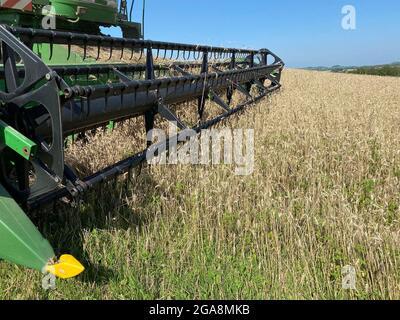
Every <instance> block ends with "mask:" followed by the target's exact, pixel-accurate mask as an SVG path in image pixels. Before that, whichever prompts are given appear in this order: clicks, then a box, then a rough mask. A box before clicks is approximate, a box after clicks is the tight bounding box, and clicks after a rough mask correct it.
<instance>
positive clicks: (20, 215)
mask: <svg viewBox="0 0 400 320" xmlns="http://www.w3.org/2000/svg"><path fill="white" fill-rule="evenodd" d="M144 7H145V3H144V1H143V16H144ZM134 10H135V9H134V1H132V3H130V6H129V8H128V3H127V2H126V0H121V2H120V3H119V4H118V3H117V0H79V1H78V0H51V1H46V0H1V2H0V42H1V65H0V259H3V260H6V261H9V262H12V263H15V264H18V265H22V266H25V267H28V268H31V269H35V270H39V271H41V272H44V273H51V274H54V275H56V276H58V277H60V278H71V277H74V276H76V275H78V274H80V273H81V272H82V271H83V270H84V267H83V266H82V265H81V263H79V261H77V260H76V259H75V258H74V257H72V256H71V255H61V256H60V257H59V258H57V256H58V254H59V253H57V255H56V253H55V252H54V251H53V249H52V247H51V245H50V244H49V242H48V241H47V240H46V239H44V238H43V236H42V235H41V234H40V232H39V231H38V230H37V229H36V227H35V226H34V224H33V223H32V222H31V220H30V219H29V217H28V215H29V212H30V210H32V209H37V208H40V207H41V206H45V205H46V204H49V203H52V202H55V201H59V200H60V199H63V201H65V199H69V200H70V201H71V202H72V201H73V200H74V199H75V198H77V197H80V196H81V194H82V193H84V192H86V191H87V190H90V189H91V188H92V187H93V186H95V185H97V184H99V183H102V182H106V181H110V180H112V179H115V178H116V177H117V176H119V175H121V174H124V173H126V172H129V171H130V170H132V168H134V167H136V166H138V165H140V164H141V163H143V162H144V161H145V160H146V155H147V151H148V149H145V147H144V150H143V151H142V152H140V153H138V154H134V155H132V156H130V157H128V158H127V159H124V160H121V161H120V162H118V163H116V164H114V165H111V166H109V167H106V168H104V169H102V170H100V171H99V172H96V173H94V174H92V175H91V176H88V177H80V176H78V175H77V174H76V173H75V170H74V168H73V167H70V166H69V165H68V164H67V163H66V162H65V160H64V149H65V145H66V142H67V141H71V140H73V139H74V138H75V137H77V136H78V137H82V136H85V134H86V133H87V132H93V130H94V129H96V128H104V127H105V126H110V124H111V125H113V124H115V123H118V122H122V121H125V120H127V119H131V118H135V117H143V118H144V124H145V130H146V132H150V131H151V130H152V129H153V128H154V123H155V117H156V116H159V117H161V118H163V119H165V120H166V121H170V122H173V123H174V124H176V125H177V127H178V128H179V132H178V134H185V133H187V132H188V131H187V130H189V129H191V132H196V133H200V132H201V130H203V129H207V128H209V127H211V126H213V125H215V124H216V123H218V122H220V121H222V120H224V119H226V118H228V117H229V116H231V115H233V114H236V113H238V112H240V111H242V110H243V109H244V108H246V107H247V106H249V105H251V104H253V103H255V102H257V101H259V100H260V99H262V98H264V97H265V96H266V95H269V94H271V93H272V92H274V91H275V90H277V89H279V88H280V86H281V85H280V78H281V72H282V70H283V67H284V63H283V62H282V60H281V59H280V58H279V57H278V56H277V55H275V54H274V53H272V52H271V51H269V50H267V49H261V50H249V49H235V48H222V47H211V46H201V45H193V44H180V43H172V42H159V41H151V40H143V21H142V23H136V22H133V21H132V13H133V12H134ZM111 26H115V27H120V28H121V31H122V35H123V37H122V38H117V37H110V36H106V35H103V34H102V33H101V27H111ZM82 31H83V32H84V33H82ZM104 55H105V56H106V57H104ZM157 62H159V63H157ZM253 87H254V88H256V90H252V88H253ZM234 91H237V92H239V93H240V94H241V95H242V96H243V98H244V102H243V103H241V104H239V105H236V106H231V104H232V96H233V93H234ZM254 92H256V93H254ZM222 95H224V96H222ZM225 95H226V96H225ZM206 99H208V100H211V101H212V102H213V103H215V104H216V105H218V106H219V107H220V110H221V114H220V115H219V116H217V117H216V118H214V119H204V109H205V107H206V104H205V101H206ZM188 101H194V102H195V103H196V105H197V113H198V124H197V125H196V126H195V127H192V128H189V127H188V125H187V124H185V122H184V121H182V120H181V119H179V118H178V117H177V115H176V114H175V113H174V112H173V111H172V110H171V109H170V106H171V105H183V103H185V102H188ZM165 143H166V145H167V144H168V143H167V141H166V142H165ZM148 147H149V146H148ZM167 148H168V147H167ZM25 212H27V213H28V215H27V214H26V213H25Z"/></svg>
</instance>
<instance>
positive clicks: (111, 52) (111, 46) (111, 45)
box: [107, 40, 114, 61]
mask: <svg viewBox="0 0 400 320" xmlns="http://www.w3.org/2000/svg"><path fill="white" fill-rule="evenodd" d="M113 44H114V40H111V44H110V56H109V57H108V59H107V61H110V60H111V58H112V55H113Z"/></svg>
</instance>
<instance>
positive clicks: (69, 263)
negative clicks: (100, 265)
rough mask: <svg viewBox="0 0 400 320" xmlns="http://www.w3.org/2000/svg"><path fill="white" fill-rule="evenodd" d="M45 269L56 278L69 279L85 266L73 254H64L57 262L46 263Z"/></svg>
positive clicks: (79, 272) (80, 271)
mask: <svg viewBox="0 0 400 320" xmlns="http://www.w3.org/2000/svg"><path fill="white" fill-rule="evenodd" d="M45 270H46V271H47V272H50V273H52V274H54V275H55V276H56V277H58V278H61V279H69V278H73V277H76V276H77V275H79V274H81V273H82V272H83V271H84V270H85V267H84V266H83V265H82V264H81V263H80V262H79V261H78V260H76V259H75V258H74V257H73V256H71V255H69V254H64V255H62V256H61V257H60V259H59V260H58V262H57V263H55V264H52V265H47V266H46V267H45Z"/></svg>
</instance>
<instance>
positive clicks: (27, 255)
mask: <svg viewBox="0 0 400 320" xmlns="http://www.w3.org/2000/svg"><path fill="white" fill-rule="evenodd" d="M53 257H54V251H53V249H52V247H51V246H50V244H49V242H48V241H47V240H46V239H44V238H43V236H42V235H41V234H40V232H39V231H38V230H37V229H36V227H35V226H34V224H33V223H32V222H31V221H30V220H29V218H28V217H27V216H26V215H25V213H24V212H23V211H22V209H21V208H20V207H19V206H18V204H17V203H16V202H15V201H14V199H13V198H12V197H11V196H10V195H9V194H8V192H7V191H6V190H5V189H4V187H3V186H2V185H1V184H0V258H1V259H4V260H7V261H9V262H13V263H16V264H19V265H22V266H25V267H28V268H32V269H36V270H39V271H42V269H43V267H45V266H46V264H47V263H48V262H49V260H50V259H52V258H53Z"/></svg>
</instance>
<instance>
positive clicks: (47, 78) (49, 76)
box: [46, 73, 51, 81]
mask: <svg viewBox="0 0 400 320" xmlns="http://www.w3.org/2000/svg"><path fill="white" fill-rule="evenodd" d="M46 80H47V81H50V80H51V73H47V74H46Z"/></svg>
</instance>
